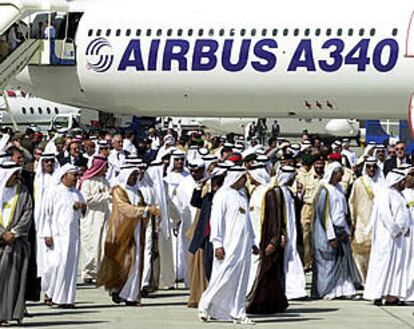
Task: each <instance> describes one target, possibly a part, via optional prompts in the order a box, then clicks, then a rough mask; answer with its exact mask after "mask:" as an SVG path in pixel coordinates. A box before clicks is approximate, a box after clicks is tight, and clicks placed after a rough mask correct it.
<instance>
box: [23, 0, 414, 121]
mask: <svg viewBox="0 0 414 329" xmlns="http://www.w3.org/2000/svg"><path fill="white" fill-rule="evenodd" d="M74 6H76V7H77V8H74V9H73V10H74V11H81V12H84V14H83V17H82V18H81V20H80V23H79V28H78V31H77V34H76V40H75V43H76V54H77V65H76V66H73V67H51V66H34V65H32V66H29V67H28V68H26V70H25V71H24V72H23V73H22V74H21V75H20V76H18V77H17V80H18V81H19V83H20V84H21V85H22V87H24V88H25V89H28V90H30V91H32V92H33V93H35V94H37V95H39V96H42V97H45V98H48V99H52V100H55V101H59V102H64V103H69V104H73V105H76V106H80V107H87V108H93V109H99V110H103V111H108V112H115V113H131V114H136V115H151V116H161V115H167V116H170V115H179V116H203V117H205V116H212V117H223V116H228V117H242V116H243V117H303V118H315V117H326V118H361V119H369V118H372V119H375V118H396V119H400V118H401V119H403V118H407V112H408V108H409V104H410V97H411V95H412V93H413V92H414V58H411V57H410V56H414V22H411V17H412V14H413V11H414V3H411V2H410V1H406V0H396V1H385V0H382V1H373V0H366V1H357V0H347V1H326V0H312V1H308V0H291V1H288V2H287V1H274V0H261V1H250V0H226V1H219V0H212V1H208V2H205V1H194V0H174V1H166V0H153V1H143V0H139V1H137V0H132V1H129V0H120V1H118V2H117V3H116V5H114V2H113V1H109V0H108V1H107V0H100V1H83V2H80V3H78V4H76V1H75V3H74ZM411 23H412V24H413V25H412V26H411ZM411 30H412V33H411V34H410V31H411Z"/></svg>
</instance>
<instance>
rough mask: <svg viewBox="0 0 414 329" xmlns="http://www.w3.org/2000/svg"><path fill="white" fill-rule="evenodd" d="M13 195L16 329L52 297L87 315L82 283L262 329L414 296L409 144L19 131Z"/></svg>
mask: <svg viewBox="0 0 414 329" xmlns="http://www.w3.org/2000/svg"><path fill="white" fill-rule="evenodd" d="M0 200H1V203H0V207H1V211H0V277H1V278H2V279H1V280H0V324H1V325H7V324H9V322H10V321H17V322H18V323H20V322H21V321H22V320H23V317H24V315H25V303H26V302H27V301H39V300H40V298H41V297H40V296H42V299H43V302H44V303H46V304H47V305H51V306H52V305H57V307H59V308H73V307H75V303H76V286H77V281H78V273H80V274H81V279H82V280H83V282H84V284H91V285H96V286H97V287H104V288H105V289H106V290H107V291H108V292H109V294H110V298H111V299H112V301H113V302H114V303H117V304H122V305H125V306H140V305H141V298H142V297H145V296H147V295H148V294H151V293H153V292H155V291H157V290H160V289H176V288H177V283H178V282H181V284H184V285H185V287H186V288H188V289H189V291H190V294H189V299H188V306H189V307H194V308H197V309H198V316H199V318H200V320H202V321H209V320H210V319H216V320H225V321H234V322H235V323H239V324H254V321H253V319H252V318H250V317H249V316H248V315H249V314H270V313H275V312H283V311H284V310H285V309H286V308H287V307H288V305H289V301H290V300H295V299H307V298H317V299H327V300H330V299H335V298H349V299H358V298H364V299H366V300H371V301H372V302H373V303H374V304H375V305H383V304H386V305H403V304H404V303H407V302H413V301H414V261H413V256H414V231H413V230H414V166H412V164H411V159H410V158H409V157H407V156H406V144H405V143H404V142H397V143H396V144H395V145H377V144H368V145H367V146H366V148H365V149H364V151H363V154H362V155H360V156H358V155H357V154H356V153H355V152H354V151H352V150H351V147H350V142H349V141H348V140H341V141H339V140H338V141H335V142H334V143H333V144H332V145H326V144H324V143H323V141H322V140H321V139H320V138H319V137H318V136H312V137H310V136H308V135H306V134H304V135H303V136H302V139H301V142H300V143H291V142H290V141H289V140H286V139H283V138H280V137H275V136H274V137H271V138H270V139H269V140H268V143H267V145H263V144H262V143H261V142H260V140H259V139H258V138H256V137H254V136H252V138H250V140H249V141H247V140H244V138H242V137H237V136H235V135H233V134H229V135H227V136H211V135H209V134H203V133H202V132H194V133H190V134H188V135H185V136H179V135H178V134H177V133H176V132H175V131H174V130H173V129H169V130H168V131H167V132H165V133H163V134H161V133H160V132H158V131H156V130H155V129H154V128H151V129H149V130H148V132H147V137H146V138H145V139H140V140H138V139H137V138H136V137H135V135H134V132H133V131H129V130H127V131H125V132H124V133H123V134H122V135H121V134H111V133H108V132H105V131H102V132H101V131H97V132H95V133H91V134H90V135H86V134H83V133H82V132H81V131H78V132H62V131H59V132H50V134H48V136H43V135H42V134H35V133H34V132H33V131H32V130H30V129H27V131H26V133H25V134H24V135H22V136H17V135H15V134H14V133H13V132H12V131H11V129H4V130H3V132H2V136H1V139H0ZM81 254H82V257H80V255H81ZM80 259H81V263H80V264H79V268H78V263H79V260H80ZM307 272H312V287H311V291H310V294H308V292H307V290H306V273H307ZM361 290H363V294H362V295H361V294H358V291H361Z"/></svg>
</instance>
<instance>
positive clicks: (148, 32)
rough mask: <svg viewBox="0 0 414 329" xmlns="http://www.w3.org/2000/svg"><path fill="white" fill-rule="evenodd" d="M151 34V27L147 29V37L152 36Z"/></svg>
mask: <svg viewBox="0 0 414 329" xmlns="http://www.w3.org/2000/svg"><path fill="white" fill-rule="evenodd" d="M150 36H151V29H148V30H147V37H150Z"/></svg>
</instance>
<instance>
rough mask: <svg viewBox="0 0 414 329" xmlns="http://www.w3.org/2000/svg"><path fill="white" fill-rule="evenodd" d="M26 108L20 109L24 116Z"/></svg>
mask: <svg viewBox="0 0 414 329" xmlns="http://www.w3.org/2000/svg"><path fill="white" fill-rule="evenodd" d="M26 112H27V111H26V108H25V107H22V113H23V114H24V115H26Z"/></svg>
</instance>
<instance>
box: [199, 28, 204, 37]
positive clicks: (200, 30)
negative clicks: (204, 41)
mask: <svg viewBox="0 0 414 329" xmlns="http://www.w3.org/2000/svg"><path fill="white" fill-rule="evenodd" d="M203 34H204V30H203V29H199V30H198V36H199V37H202V36H203Z"/></svg>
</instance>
